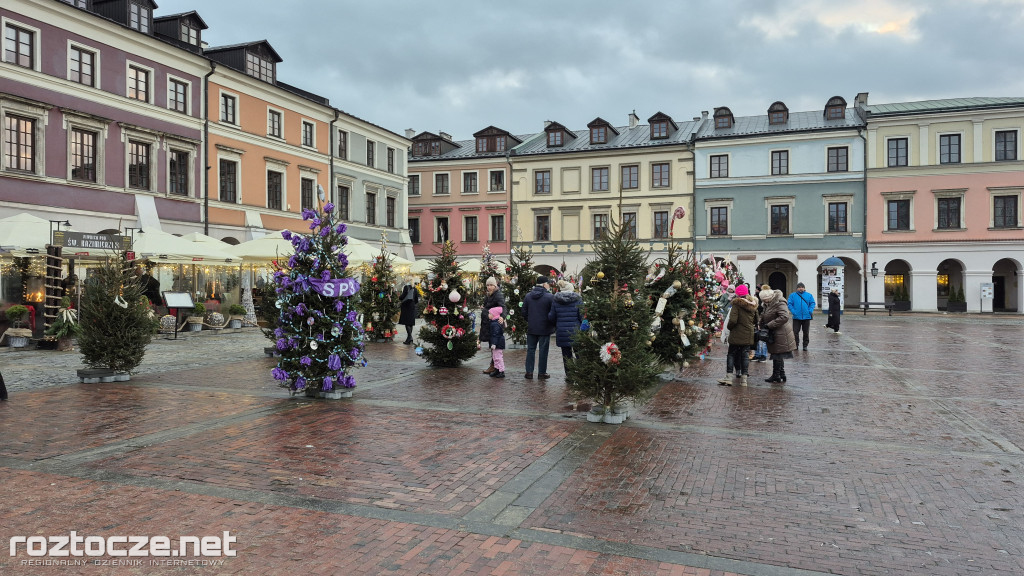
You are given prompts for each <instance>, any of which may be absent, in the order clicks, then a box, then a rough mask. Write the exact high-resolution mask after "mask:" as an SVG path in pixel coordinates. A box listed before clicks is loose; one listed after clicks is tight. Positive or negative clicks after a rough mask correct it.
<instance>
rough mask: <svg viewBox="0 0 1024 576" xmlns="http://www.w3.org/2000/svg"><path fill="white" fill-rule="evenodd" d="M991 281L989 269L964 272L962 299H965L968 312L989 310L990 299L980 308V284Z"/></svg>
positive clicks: (990, 306) (990, 308) (990, 307)
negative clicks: (983, 307)
mask: <svg viewBox="0 0 1024 576" xmlns="http://www.w3.org/2000/svg"><path fill="white" fill-rule="evenodd" d="M991 281H992V271H991V270H967V271H965V272H964V299H965V300H967V311H968V312H991V311H992V300H988V301H987V302H986V303H985V309H984V310H982V308H981V285H982V284H983V283H985V282H991Z"/></svg>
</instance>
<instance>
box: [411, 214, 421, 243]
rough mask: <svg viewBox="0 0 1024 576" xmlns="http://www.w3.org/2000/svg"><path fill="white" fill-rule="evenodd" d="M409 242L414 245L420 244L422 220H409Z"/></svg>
mask: <svg viewBox="0 0 1024 576" xmlns="http://www.w3.org/2000/svg"><path fill="white" fill-rule="evenodd" d="M409 241H410V242H412V243H413V244H419V243H420V219H419V218H409Z"/></svg>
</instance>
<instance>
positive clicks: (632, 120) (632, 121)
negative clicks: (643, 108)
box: [629, 110, 640, 128]
mask: <svg viewBox="0 0 1024 576" xmlns="http://www.w3.org/2000/svg"><path fill="white" fill-rule="evenodd" d="M639 123H640V117H639V116H637V115H636V110H633V111H632V112H630V113H629V127H630V128H636V126H637V124H639Z"/></svg>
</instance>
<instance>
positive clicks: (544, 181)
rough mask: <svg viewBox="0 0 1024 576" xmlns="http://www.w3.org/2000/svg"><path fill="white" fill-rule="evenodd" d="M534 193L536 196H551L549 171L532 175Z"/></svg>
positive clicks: (540, 171) (539, 171) (541, 171)
mask: <svg viewBox="0 0 1024 576" xmlns="http://www.w3.org/2000/svg"><path fill="white" fill-rule="evenodd" d="M533 178H534V188H533V190H534V192H535V193H537V194H551V171H550V170H538V171H537V172H534V174H533Z"/></svg>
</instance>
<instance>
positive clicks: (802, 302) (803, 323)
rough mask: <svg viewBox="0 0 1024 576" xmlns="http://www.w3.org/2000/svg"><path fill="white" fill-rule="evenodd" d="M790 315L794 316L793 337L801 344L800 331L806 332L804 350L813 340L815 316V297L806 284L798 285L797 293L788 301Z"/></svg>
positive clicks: (790, 296)
mask: <svg viewBox="0 0 1024 576" xmlns="http://www.w3.org/2000/svg"><path fill="white" fill-rule="evenodd" d="M786 303H787V304H788V305H789V313H790V314H792V315H793V337H794V338H795V339H796V342H800V331H801V330H803V331H804V350H807V343H808V342H810V340H811V316H812V315H813V314H814V295H813V294H811V293H810V292H808V291H807V290H806V289H805V288H804V283H803V282H800V283H798V284H797V285H796V292H793V293H792V294H790V295H789V299H788V300H786Z"/></svg>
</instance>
